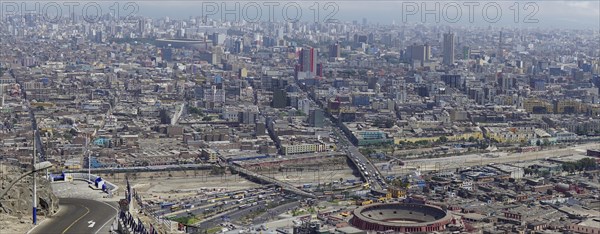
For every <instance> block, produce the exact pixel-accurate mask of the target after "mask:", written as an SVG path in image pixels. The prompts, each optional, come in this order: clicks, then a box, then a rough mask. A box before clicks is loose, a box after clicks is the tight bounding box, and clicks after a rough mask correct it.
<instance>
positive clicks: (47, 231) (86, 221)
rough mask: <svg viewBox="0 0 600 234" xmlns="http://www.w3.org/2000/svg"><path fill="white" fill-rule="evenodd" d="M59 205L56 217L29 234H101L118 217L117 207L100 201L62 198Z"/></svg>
mask: <svg viewBox="0 0 600 234" xmlns="http://www.w3.org/2000/svg"><path fill="white" fill-rule="evenodd" d="M59 204H60V211H59V212H58V213H57V214H56V215H55V216H54V217H52V218H49V219H48V220H46V221H44V222H42V223H41V224H40V225H38V226H37V227H35V228H34V229H33V230H31V231H30V232H29V233H31V234H67V233H69V234H79V233H86V234H87V233H92V234H93V233H101V232H100V230H108V229H107V228H108V227H109V226H110V225H111V223H112V221H113V220H114V218H115V216H116V215H117V209H116V208H115V207H113V206H111V205H109V204H107V203H104V202H100V201H94V200H88V199H80V198H61V199H60V202H59ZM107 233H108V232H107Z"/></svg>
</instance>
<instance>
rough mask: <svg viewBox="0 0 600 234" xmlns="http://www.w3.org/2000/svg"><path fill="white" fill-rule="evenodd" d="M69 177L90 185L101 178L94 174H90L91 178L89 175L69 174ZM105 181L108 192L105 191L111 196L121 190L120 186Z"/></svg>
mask: <svg viewBox="0 0 600 234" xmlns="http://www.w3.org/2000/svg"><path fill="white" fill-rule="evenodd" d="M67 175H69V176H71V177H72V178H73V180H82V181H87V182H90V183H92V182H94V181H96V179H98V178H99V177H100V176H98V175H94V174H89V177H88V174H87V173H68V174H67ZM100 178H101V177H100ZM103 181H104V185H106V190H104V191H105V192H107V193H109V194H113V193H115V192H116V191H117V190H118V189H119V186H117V185H115V184H113V183H111V182H109V181H107V180H103Z"/></svg>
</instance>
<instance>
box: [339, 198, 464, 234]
mask: <svg viewBox="0 0 600 234" xmlns="http://www.w3.org/2000/svg"><path fill="white" fill-rule="evenodd" d="M451 221H452V215H451V214H450V213H448V212H446V211H444V210H443V209H441V208H439V207H436V206H431V205H422V204H410V203H387V204H386V203H382V204H373V205H369V206H363V207H359V208H358V209H356V210H354V217H352V219H351V220H350V223H351V224H352V226H354V227H357V228H359V229H362V230H369V231H390V230H392V231H394V232H434V231H443V230H445V229H446V225H447V224H448V223H450V222H451Z"/></svg>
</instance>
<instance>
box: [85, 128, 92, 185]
mask: <svg viewBox="0 0 600 234" xmlns="http://www.w3.org/2000/svg"><path fill="white" fill-rule="evenodd" d="M89 144H90V137H89V136H86V138H85V154H87V156H88V181H90V182H92V157H91V155H90V152H89V151H88V145H89Z"/></svg>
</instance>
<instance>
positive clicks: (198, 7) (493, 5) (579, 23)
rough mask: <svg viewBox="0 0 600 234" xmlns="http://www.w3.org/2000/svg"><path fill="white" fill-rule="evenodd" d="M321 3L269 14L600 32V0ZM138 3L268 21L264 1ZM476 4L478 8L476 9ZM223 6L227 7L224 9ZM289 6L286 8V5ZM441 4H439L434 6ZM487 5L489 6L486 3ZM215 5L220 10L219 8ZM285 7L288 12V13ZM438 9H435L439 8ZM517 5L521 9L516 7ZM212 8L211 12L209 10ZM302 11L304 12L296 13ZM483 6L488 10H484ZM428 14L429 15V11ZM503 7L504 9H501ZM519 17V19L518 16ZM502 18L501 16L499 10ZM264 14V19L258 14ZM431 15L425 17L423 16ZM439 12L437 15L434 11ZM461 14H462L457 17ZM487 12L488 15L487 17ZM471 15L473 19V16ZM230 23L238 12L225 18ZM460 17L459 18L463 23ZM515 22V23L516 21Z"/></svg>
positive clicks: (150, 11)
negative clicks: (227, 11) (229, 10)
mask: <svg viewBox="0 0 600 234" xmlns="http://www.w3.org/2000/svg"><path fill="white" fill-rule="evenodd" d="M317 2H319V5H318V6H319V7H318V9H319V17H318V18H315V12H316V9H317V8H316V6H317V5H316V4H315V1H309V0H302V1H272V2H271V3H279V5H278V6H274V7H273V8H271V9H274V11H272V12H273V13H271V15H274V18H275V19H277V20H280V21H281V20H283V19H284V18H283V15H284V12H287V13H286V14H285V16H286V17H287V18H288V19H294V18H296V16H297V14H296V12H300V11H301V15H302V20H303V21H308V20H310V21H315V20H318V21H321V22H322V21H323V20H324V18H325V17H326V16H327V15H330V16H332V17H330V18H333V19H338V20H341V21H352V20H357V21H358V22H359V23H362V19H363V18H366V19H367V20H368V22H369V23H381V24H391V23H392V22H393V21H395V23H396V24H401V23H402V22H403V21H407V22H422V21H423V20H424V21H425V23H430V24H433V23H436V22H437V21H436V16H437V17H438V18H439V22H440V23H446V24H450V25H474V26H481V25H499V26H503V27H504V26H507V27H543V28H547V27H562V28H588V29H595V30H599V29H600V1H598V0H594V1H573V0H572V1H556V0H551V1H522V0H513V1H452V0H442V1H433V0H425V1H377V0H375V1H373V0H371V1H366V0H365V1H358V0H346V1H333V2H330V4H329V5H327V7H328V8H325V7H326V5H325V4H326V3H327V2H328V1H317ZM137 3H138V4H139V14H142V15H146V16H150V17H163V16H169V17H171V18H187V17H189V16H201V15H203V14H211V13H212V14H211V16H210V17H211V18H223V17H224V16H223V15H222V13H225V12H226V11H225V10H223V9H224V7H227V8H228V9H235V6H236V5H235V4H236V3H238V4H239V8H237V9H238V11H237V12H238V13H237V14H235V15H236V16H237V17H240V18H242V19H249V20H254V19H258V18H260V19H262V20H268V19H269V12H270V7H269V6H267V5H269V4H271V3H267V5H265V2H263V1H234V0H227V1H193V0H188V1H175V0H173V1H143V2H137ZM472 3H476V4H478V5H473V4H472ZM223 4H225V5H223ZM286 4H287V5H286ZM436 4H437V5H436ZM486 4H487V5H486ZM214 6H218V9H215V8H214ZM284 6H287V11H285V10H284ZM436 6H437V11H432V10H435V9H436ZM517 6H518V7H517ZM211 7H212V8H211ZM298 7H299V9H300V11H298V10H297V8H298ZM484 8H485V9H486V11H484ZM424 9H426V10H429V11H425V10H424ZM497 9H500V10H497ZM516 9H519V10H518V17H517V18H516V19H515V15H516V14H517V10H516ZM500 11H501V14H500V15H498V14H497V12H500ZM257 12H260V15H258V14H257ZM426 12H429V13H430V14H426V15H425V19H423V18H422V17H423V15H422V13H426ZM433 12H437V13H433ZM459 12H460V14H459ZM484 12H486V13H484ZM470 16H472V18H470ZM226 17H227V19H229V20H231V19H233V18H234V14H229V15H227V16H226ZM459 19H460V20H459ZM515 21H517V22H515Z"/></svg>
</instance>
